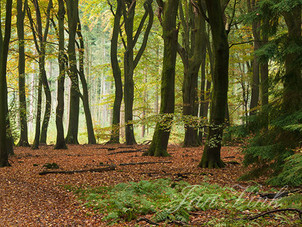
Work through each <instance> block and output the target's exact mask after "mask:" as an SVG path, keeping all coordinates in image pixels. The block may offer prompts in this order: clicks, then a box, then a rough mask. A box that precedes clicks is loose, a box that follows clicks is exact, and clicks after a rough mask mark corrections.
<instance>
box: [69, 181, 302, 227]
mask: <svg viewBox="0 0 302 227" xmlns="http://www.w3.org/2000/svg"><path fill="white" fill-rule="evenodd" d="M206 178H207V177H205V181H204V183H202V184H199V185H191V184H189V183H187V182H185V181H177V182H176V181H173V180H171V179H169V178H166V179H157V180H149V181H147V180H142V181H139V182H127V183H119V184H117V185H115V186H107V187H74V186H70V185H65V186H64V187H65V189H66V190H68V191H72V192H73V193H75V194H76V195H77V196H78V199H79V200H80V201H81V203H83V204H84V206H86V207H89V208H92V209H93V210H94V212H98V213H101V214H102V216H103V217H102V220H103V221H106V222H107V223H108V224H115V223H123V222H129V221H131V220H136V221H137V222H140V221H147V222H148V223H149V224H155V225H158V224H157V223H161V225H162V224H164V223H166V224H173V223H174V224H181V225H185V224H186V223H189V221H190V220H191V219H192V217H193V216H194V214H195V212H198V211H210V210H212V211H214V212H217V211H220V212H222V213H223V214H224V215H223V216H222V217H221V216H219V215H218V216H217V217H215V218H211V219H209V220H208V221H207V223H204V226H221V225H222V226H225V225H227V226H238V225H248V226H255V225H261V226H267V225H276V224H279V225H280V224H289V223H290V224H293V225H295V224H298V223H301V220H299V218H298V219H297V218H296V214H295V213H290V212H289V213H286V214H282V213H280V214H278V215H277V216H276V217H275V218H274V219H266V218H265V217H261V218H259V219H258V218H257V219H255V220H251V217H252V216H254V215H255V214H256V213H259V212H265V211H268V210H271V209H277V208H278V209H286V208H295V207H297V209H299V207H301V205H302V203H301V201H302V200H301V195H299V194H295V195H290V196H288V197H285V198H281V199H273V200H267V199H265V198H261V197H259V194H260V191H261V187H259V185H257V184H255V185H253V186H250V187H247V188H244V190H243V189H242V188H241V190H238V189H235V188H233V187H223V186H219V185H217V184H210V183H208V182H207V180H206ZM281 191H282V190H281ZM270 192H277V193H278V190H277V189H271V190H270ZM279 193H280V191H279ZM281 193H282V192H281ZM257 195H258V196H257ZM142 216H146V217H148V218H150V219H148V218H140V217H142Z"/></svg>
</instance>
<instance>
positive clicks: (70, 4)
mask: <svg viewBox="0 0 302 227" xmlns="http://www.w3.org/2000/svg"><path fill="white" fill-rule="evenodd" d="M66 5H67V17H68V30H69V42H68V62H69V78H70V80H71V88H70V107H69V109H70V110H69V125H68V132H67V136H66V143H67V144H79V142H78V129H79V102H80V89H79V78H78V70H77V64H76V63H77V58H76V50H75V41H76V40H75V36H76V30H77V22H78V17H79V16H78V5H79V2H78V0H66Z"/></svg>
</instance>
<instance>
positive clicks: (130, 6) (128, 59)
mask: <svg viewBox="0 0 302 227" xmlns="http://www.w3.org/2000/svg"><path fill="white" fill-rule="evenodd" d="M152 2H153V0H146V1H145V3H144V8H145V14H144V16H143V18H142V19H141V21H140V24H139V27H138V29H137V31H136V33H135V34H133V33H134V30H133V23H134V16H135V7H136V1H131V0H128V1H126V2H125V3H124V4H123V5H122V6H123V8H122V12H123V16H124V21H125V32H126V36H127V45H126V50H125V53H124V78H125V82H124V102H125V133H126V144H127V145H132V144H136V141H135V137H134V129H133V123H132V121H133V100H134V81H133V74H134V69H135V68H136V66H137V64H138V62H139V61H140V58H141V56H142V54H143V52H144V50H145V49H146V46H147V41H148V36H149V33H150V30H151V27H152V24H153V9H152ZM126 5H127V7H126ZM147 16H149V20H148V23H147V28H146V30H145V33H144V37H143V42H142V45H141V46H140V48H139V50H138V52H137V54H136V56H134V52H133V51H134V47H135V45H136V43H137V41H138V38H139V36H140V34H141V32H142V29H143V27H144V23H145V20H146V18H147Z"/></svg>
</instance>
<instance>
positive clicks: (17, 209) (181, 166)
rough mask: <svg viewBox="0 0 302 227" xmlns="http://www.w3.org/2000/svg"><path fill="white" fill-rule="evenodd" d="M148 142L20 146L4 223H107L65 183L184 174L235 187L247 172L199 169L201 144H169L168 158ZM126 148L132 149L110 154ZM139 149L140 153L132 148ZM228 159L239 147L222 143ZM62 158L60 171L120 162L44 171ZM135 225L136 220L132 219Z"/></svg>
mask: <svg viewBox="0 0 302 227" xmlns="http://www.w3.org/2000/svg"><path fill="white" fill-rule="evenodd" d="M108 148H109V149H108ZM144 149H147V147H145V146H135V147H126V146H123V147H118V146H112V147H108V146H101V145H95V146H88V145H86V146H69V149H68V150H53V148H52V147H51V146H44V147H41V148H40V149H39V150H31V149H30V148H16V149H15V153H16V156H15V157H12V158H11V159H10V162H11V164H12V167H6V168H2V169H0V226H106V224H105V223H102V222H101V217H102V214H97V213H92V212H91V211H90V210H88V209H86V208H85V207H83V206H82V205H81V204H80V203H79V202H78V201H77V199H76V198H75V196H74V195H73V194H72V193H71V192H68V191H67V190H66V188H65V187H64V186H66V185H69V186H70V185H73V186H78V187H83V186H85V187H87V186H100V185H113V184H116V183H120V182H126V181H139V180H142V179H155V178H161V177H170V178H176V177H178V175H177V174H178V173H185V174H186V175H187V176H188V178H186V179H185V180H186V181H189V182H190V183H192V184H198V183H200V182H201V181H204V180H205V177H206V180H207V181H209V182H210V183H218V184H221V185H229V186H232V185H234V184H237V182H236V179H237V177H238V176H239V175H240V174H241V173H242V171H243V169H242V167H241V166H240V165H236V166H235V165H228V166H227V167H226V168H224V169H221V170H204V169H199V168H197V167H196V166H197V164H198V162H199V160H200V158H201V155H202V149H201V148H190V149H188V148H181V147H178V146H171V147H169V153H171V154H172V156H171V157H168V158H155V157H142V156H141V151H143V150H144ZM123 150H128V151H130V152H129V153H118V154H114V155H108V154H110V153H112V152H119V151H123ZM131 151H137V152H131ZM222 157H223V158H224V160H225V161H230V160H232V161H239V162H240V161H241V160H242V155H241V153H240V150H239V149H238V148H236V147H226V148H223V152H222ZM146 161H149V162H150V161H154V162H160V161H170V162H171V163H157V164H150V165H133V166H119V164H121V163H129V162H146ZM53 162H55V163H57V164H58V165H59V167H60V169H61V170H79V169H88V168H98V167H100V164H115V165H117V169H116V170H115V171H110V172H103V173H94V172H92V173H91V172H88V173H76V174H71V175H66V174H50V175H45V176H40V175H39V172H40V171H43V170H45V168H44V167H43V165H44V164H45V163H53ZM132 224H134V222H133V223H132Z"/></svg>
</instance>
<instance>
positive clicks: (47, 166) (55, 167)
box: [43, 162, 59, 169]
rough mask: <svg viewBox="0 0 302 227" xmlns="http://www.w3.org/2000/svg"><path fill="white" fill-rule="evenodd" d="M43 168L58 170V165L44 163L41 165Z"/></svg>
mask: <svg viewBox="0 0 302 227" xmlns="http://www.w3.org/2000/svg"><path fill="white" fill-rule="evenodd" d="M43 167H45V168H46V169H59V165H58V164H57V163H55V162H53V163H45V164H44V165H43Z"/></svg>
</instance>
